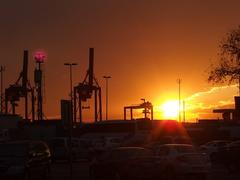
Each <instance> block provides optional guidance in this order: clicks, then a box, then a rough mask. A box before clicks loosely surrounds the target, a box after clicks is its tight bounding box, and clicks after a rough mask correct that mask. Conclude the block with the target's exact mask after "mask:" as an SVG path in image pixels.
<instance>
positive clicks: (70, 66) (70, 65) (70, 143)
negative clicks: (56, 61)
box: [64, 63, 77, 180]
mask: <svg viewBox="0 0 240 180" xmlns="http://www.w3.org/2000/svg"><path fill="white" fill-rule="evenodd" d="M64 65H65V66H68V67H69V73H70V118H69V144H68V145H69V161H70V180H72V123H73V101H72V99H73V98H72V66H76V65H77V63H64Z"/></svg>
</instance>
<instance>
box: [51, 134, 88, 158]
mask: <svg viewBox="0 0 240 180" xmlns="http://www.w3.org/2000/svg"><path fill="white" fill-rule="evenodd" d="M69 142H70V141H69V138H68V137H55V138H52V139H51V140H50V141H49V145H50V147H51V151H52V159H53V160H54V161H57V160H69V157H70V156H69V155H70V143H69ZM71 146H72V158H73V159H74V160H76V159H90V155H91V152H90V151H91V148H90V146H89V145H88V143H87V142H86V141H83V140H82V139H79V138H71Z"/></svg>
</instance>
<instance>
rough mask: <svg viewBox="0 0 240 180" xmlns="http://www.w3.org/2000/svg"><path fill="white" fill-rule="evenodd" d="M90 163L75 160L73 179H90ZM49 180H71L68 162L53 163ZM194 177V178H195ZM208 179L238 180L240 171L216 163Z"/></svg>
mask: <svg viewBox="0 0 240 180" xmlns="http://www.w3.org/2000/svg"><path fill="white" fill-rule="evenodd" d="M89 165H90V163H89V162H87V161H81V160H80V161H78V162H73V165H72V167H73V171H72V180H90V177H89ZM48 179H49V180H70V166H69V164H68V163H67V162H57V163H54V164H52V168H51V173H50V174H49V176H48ZM193 179H194V178H193ZM207 179H208V180H238V179H240V172H228V171H227V170H226V169H225V168H223V167H221V166H220V165H214V166H213V167H212V170H211V172H210V174H209V175H208V177H207Z"/></svg>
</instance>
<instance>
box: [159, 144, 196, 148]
mask: <svg viewBox="0 0 240 180" xmlns="http://www.w3.org/2000/svg"><path fill="white" fill-rule="evenodd" d="M161 146H162V147H163V146H167V147H193V145H191V144H162V145H159V147H161Z"/></svg>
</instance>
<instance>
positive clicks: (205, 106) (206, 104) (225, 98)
mask: <svg viewBox="0 0 240 180" xmlns="http://www.w3.org/2000/svg"><path fill="white" fill-rule="evenodd" d="M237 87H238V84H234V85H229V86H219V87H212V88H210V89H208V90H206V91H201V92H197V93H194V94H193V95H191V96H189V97H187V98H186V99H185V111H186V114H187V116H189V118H206V117H209V118H213V117H215V118H219V114H214V113H212V110H213V109H221V108H233V107H234V98H233V97H234V96H236V95H237V90H238V89H237Z"/></svg>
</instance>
